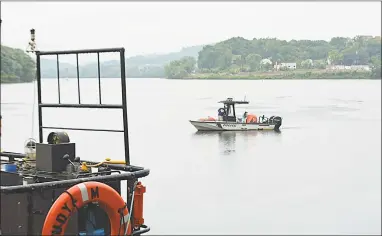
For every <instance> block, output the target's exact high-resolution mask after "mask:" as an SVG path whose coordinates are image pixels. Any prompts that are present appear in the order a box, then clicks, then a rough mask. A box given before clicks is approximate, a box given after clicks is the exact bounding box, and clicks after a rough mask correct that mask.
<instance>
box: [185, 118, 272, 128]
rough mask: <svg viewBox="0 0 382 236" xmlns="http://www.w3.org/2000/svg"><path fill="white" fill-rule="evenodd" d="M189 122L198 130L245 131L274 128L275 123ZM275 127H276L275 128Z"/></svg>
mask: <svg viewBox="0 0 382 236" xmlns="http://www.w3.org/2000/svg"><path fill="white" fill-rule="evenodd" d="M190 123H191V124H192V125H193V126H194V127H195V128H196V129H197V130H198V131H247V130H274V129H275V127H276V124H261V123H237V122H229V121H228V122H227V121H193V120H190ZM276 129H277V128H276Z"/></svg>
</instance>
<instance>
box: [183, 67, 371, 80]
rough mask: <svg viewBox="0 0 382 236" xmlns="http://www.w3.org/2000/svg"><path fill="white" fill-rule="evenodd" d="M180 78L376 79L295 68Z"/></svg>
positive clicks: (359, 73)
mask: <svg viewBox="0 0 382 236" xmlns="http://www.w3.org/2000/svg"><path fill="white" fill-rule="evenodd" d="M182 79H217V80H219V79H220V80H223V79H247V80H263V79H378V78H372V73H371V72H370V71H332V70H322V69H321V70H319V69H313V70H295V71H271V72H242V73H238V74H228V73H198V74H192V75H189V76H187V77H185V78H182Z"/></svg>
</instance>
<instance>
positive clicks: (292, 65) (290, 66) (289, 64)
mask: <svg viewBox="0 0 382 236" xmlns="http://www.w3.org/2000/svg"><path fill="white" fill-rule="evenodd" d="M274 68H275V69H276V70H280V69H281V68H286V69H289V70H295V69H297V63H296V62H282V63H280V64H277V63H276V64H275V65H274Z"/></svg>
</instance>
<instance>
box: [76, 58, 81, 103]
mask: <svg viewBox="0 0 382 236" xmlns="http://www.w3.org/2000/svg"><path fill="white" fill-rule="evenodd" d="M76 62H77V91H78V104H81V92H80V68H79V66H78V53H76Z"/></svg>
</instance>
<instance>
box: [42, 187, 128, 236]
mask: <svg viewBox="0 0 382 236" xmlns="http://www.w3.org/2000/svg"><path fill="white" fill-rule="evenodd" d="M90 202H98V203H99V205H100V207H101V208H102V209H103V210H104V211H105V212H106V213H107V215H108V217H109V220H110V231H111V232H110V235H125V231H126V227H128V231H127V234H128V235H130V234H131V224H130V222H128V220H129V219H128V218H129V211H128V209H127V206H126V204H125V201H124V200H123V199H122V197H121V196H120V195H119V194H118V192H117V191H115V190H114V189H113V188H112V187H110V186H108V185H106V184H104V183H100V182H85V183H80V184H77V185H75V186H73V187H71V188H69V189H68V190H67V191H65V192H64V193H62V194H61V195H60V196H59V197H58V198H57V200H56V201H55V202H54V203H53V205H52V207H51V208H50V210H49V212H48V215H47V216H46V218H45V222H44V226H43V228H42V235H64V233H65V229H66V226H67V224H68V220H69V218H70V215H71V213H72V212H74V211H75V210H76V209H79V208H81V207H83V206H84V205H86V204H87V203H90ZM122 215H123V217H122ZM129 221H130V220H129ZM119 231H120V232H119Z"/></svg>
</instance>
